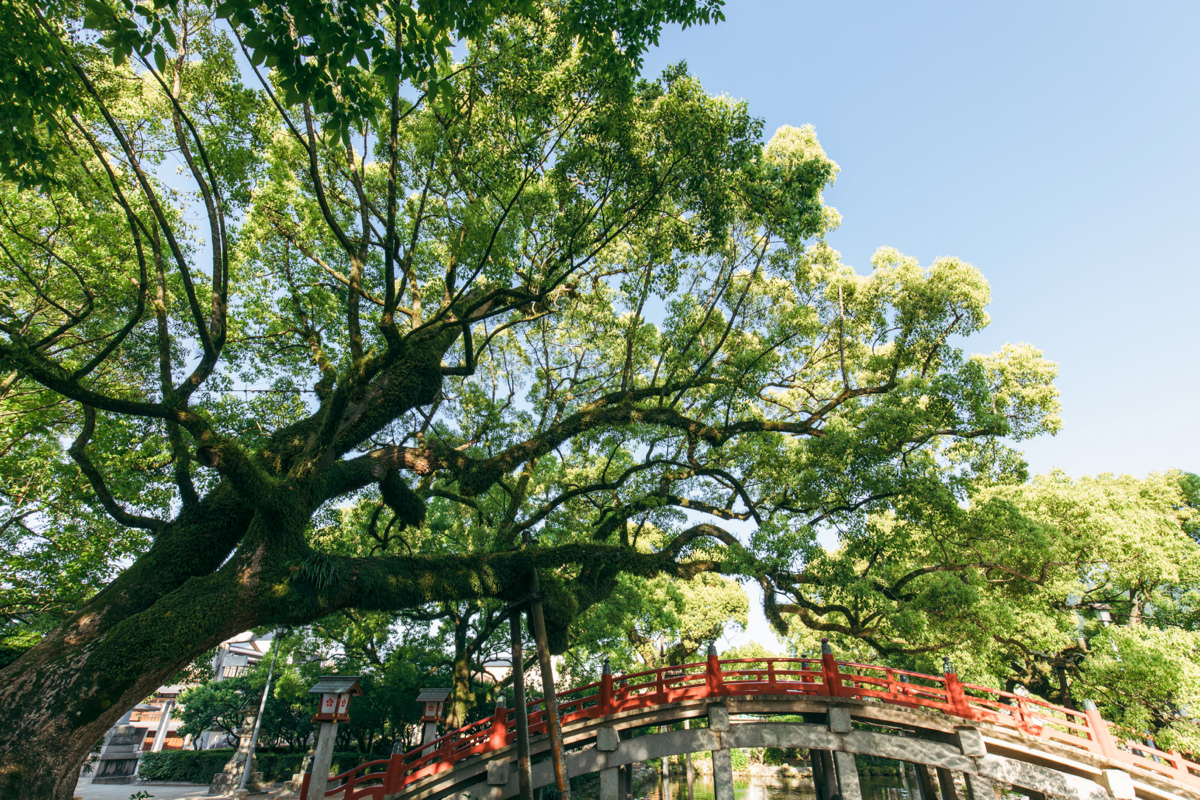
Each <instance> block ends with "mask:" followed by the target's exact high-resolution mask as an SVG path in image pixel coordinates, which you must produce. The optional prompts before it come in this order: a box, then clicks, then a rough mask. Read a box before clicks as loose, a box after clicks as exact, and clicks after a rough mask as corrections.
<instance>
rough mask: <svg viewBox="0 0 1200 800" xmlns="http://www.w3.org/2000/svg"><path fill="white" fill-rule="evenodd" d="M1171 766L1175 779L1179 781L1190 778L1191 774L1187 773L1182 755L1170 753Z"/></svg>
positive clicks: (1173, 751)
mask: <svg viewBox="0 0 1200 800" xmlns="http://www.w3.org/2000/svg"><path fill="white" fill-rule="evenodd" d="M1171 766H1173V767H1174V768H1175V777H1176V778H1178V779H1179V780H1181V781H1185V780H1188V779H1189V778H1191V777H1192V773H1190V772H1188V767H1187V762H1186V761H1184V759H1183V754H1182V753H1180V752H1179V751H1178V750H1172V751H1171Z"/></svg>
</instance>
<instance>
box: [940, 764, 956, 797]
mask: <svg viewBox="0 0 1200 800" xmlns="http://www.w3.org/2000/svg"><path fill="white" fill-rule="evenodd" d="M937 776H938V786H939V787H941V790H942V800H958V797H957V795H956V794H955V791H954V773H953V772H951V771H950V770H948V769H946V768H945V767H937Z"/></svg>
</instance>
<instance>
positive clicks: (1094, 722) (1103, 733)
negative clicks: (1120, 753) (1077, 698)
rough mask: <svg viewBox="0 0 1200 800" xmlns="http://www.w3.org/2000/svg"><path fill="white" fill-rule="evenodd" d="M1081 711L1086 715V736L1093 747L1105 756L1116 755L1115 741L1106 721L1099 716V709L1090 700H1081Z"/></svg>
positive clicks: (1114, 756) (1111, 756)
mask: <svg viewBox="0 0 1200 800" xmlns="http://www.w3.org/2000/svg"><path fill="white" fill-rule="evenodd" d="M1083 713H1084V715H1085V716H1086V717H1087V722H1088V737H1089V738H1090V739H1091V740H1092V742H1093V743H1094V746H1095V749H1096V750H1098V751H1099V753H1100V755H1102V756H1104V757H1105V758H1116V757H1117V743H1116V742H1114V741H1113V738H1112V734H1111V733H1110V732H1109V730H1108V723H1107V722H1105V721H1104V717H1102V716H1100V709H1098V708H1096V704H1095V703H1093V702H1092V701H1091V700H1084V701H1083Z"/></svg>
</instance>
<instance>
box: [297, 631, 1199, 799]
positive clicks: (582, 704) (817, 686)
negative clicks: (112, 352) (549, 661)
mask: <svg viewBox="0 0 1200 800" xmlns="http://www.w3.org/2000/svg"><path fill="white" fill-rule="evenodd" d="M558 702H559V708H560V714H561V717H562V727H563V739H564V742H565V746H566V750H567V755H566V762H567V768H568V771H569V774H570V775H571V776H576V775H583V774H588V773H594V772H598V773H600V795H601V800H617V798H618V796H619V795H622V796H623V794H624V793H623V792H621V791H620V790H619V788H618V787H619V786H621V785H622V783H623V780H622V775H621V770H623V769H624V770H626V775H627V774H628V773H627V771H628V769H629V767H630V765H632V764H634V763H637V762H642V761H647V760H650V759H655V758H662V757H664V756H672V755H681V754H683V753H693V752H702V751H710V752H711V753H712V754H713V767H714V773H715V776H714V777H715V784H716V789H717V800H732V799H733V777H732V769H731V764H730V756H729V751H730V750H731V749H735V748H747V747H801V748H807V749H808V750H809V753H810V757H811V760H812V768H813V780H814V783H815V784H816V787H817V794H818V800H861V792H860V789H859V782H858V773H857V768H856V766H855V761H854V756H855V755H856V754H861V755H874V756H882V757H885V758H892V759H896V760H898V761H902V762H910V763H913V764H915V765H917V769H916V774H917V778H918V780H917V784H918V785H917V787H916V792H915V794H916V798H915V800H960V795H961V791H962V790H961V788H956V781H955V775H956V774H958V775H961V776H962V780H961V781H959V782H958V786H961V787H965V789H966V791H967V793H968V794H969V795H970V798H971V800H1000V798H1001V797H1002V791H1004V790H1007V791H1015V792H1018V793H1021V794H1024V795H1026V796H1028V797H1030V798H1032V800H1046V799H1047V798H1061V799H1062V800H1135V798H1137V799H1138V800H1176V799H1177V798H1192V799H1196V800H1200V765H1198V764H1196V763H1195V762H1194V761H1190V760H1188V759H1187V758H1185V757H1184V756H1183V755H1181V754H1180V753H1176V752H1164V751H1161V750H1158V749H1156V748H1155V747H1153V746H1152V745H1151V744H1149V743H1147V742H1142V741H1131V740H1128V739H1126V738H1125V737H1123V736H1121V735H1120V733H1119V732H1118V731H1117V730H1116V729H1114V727H1113V726H1112V725H1110V724H1109V723H1108V722H1106V721H1104V720H1103V719H1102V718H1101V717H1100V714H1099V713H1098V712H1097V711H1096V709H1095V706H1094V705H1092V704H1087V708H1086V709H1085V710H1083V711H1077V710H1074V709H1070V708H1063V707H1062V706H1056V705H1053V704H1050V703H1046V702H1043V701H1041V700H1036V699H1033V698H1030V697H1023V696H1020V695H1016V694H1012V693H1009V692H1002V691H997V690H995V689H989V688H987V687H985V686H975V685H973V684H969V683H962V682H960V681H959V680H958V676H957V675H956V674H954V673H953V672H947V673H946V674H945V675H923V674H920V673H915V672H907V671H905V670H899V669H892V668H891V667H881V666H873V665H870V664H856V663H852V662H846V661H837V660H835V659H834V658H833V656H832V655H831V654H829V653H826V654H825V655H823V656H822V657H821V658H819V659H815V658H761V659H732V660H729V659H727V660H721V659H718V658H717V656H716V655H715V654H710V655H709V657H708V660H707V661H706V662H699V663H695V664H686V665H683V666H678V667H666V668H661V669H654V670H648V671H645V672H638V673H633V674H630V675H623V676H617V677H615V678H614V677H613V676H611V675H605V676H603V678H602V680H601V681H600V682H599V683H591V684H588V685H586V686H580V687H578V688H576V689H571V690H569V691H565V692H562V693H560V694H559V695H558ZM539 706H540V701H539V702H538V703H532V704H530V714H529V730H530V734H531V736H537V734H545V733H546V732H547V731H546V719H545V712H544V709H541V708H539ZM780 715H788V716H787V718H786V720H781V719H779V716H780ZM800 720H802V721H800ZM680 721H686V722H688V723H689V725H688V726H687V728H686V729H683V730H666V731H665V732H657V733H655V732H653V731H656V730H657V731H663V727H664V726H672V725H673V723H676V722H680ZM676 727H677V726H676ZM532 752H533V757H534V761H535V763H534V767H533V783H534V786H535V788H536V787H538V786H545V785H549V784H552V783H553V775H552V772H551V764H550V762H549V761H547V760H546V758H545V756H546V754H547V753H548V752H549V742H548V737H546V736H541V737H538V738H534V739H533V740H532ZM539 757H541V759H542V760H541V761H540V762H539V761H538V759H539ZM515 762H516V727H515V721H514V715H513V714H512V713H511V712H510V710H508V709H506V708H504V707H503V706H499V707H497V709H496V713H495V714H494V715H493V716H491V717H488V718H486V719H483V720H480V721H478V722H474V723H471V724H470V725H466V726H464V727H462V728H459V729H458V730H456V731H452V732H450V733H448V734H446V735H445V736H442V737H441V738H439V739H435V740H434V741H432V742H429V743H426V744H424V745H422V746H421V747H418V748H416V749H414V750H410V751H409V752H407V753H397V754H394V755H392V757H391V758H388V759H381V760H378V761H370V762H368V763H366V764H362V765H360V766H358V767H356V768H355V769H353V770H350V771H349V772H346V773H343V774H341V775H337V776H335V777H332V778H330V781H329V784H328V785H329V786H332V787H334V788H331V789H329V790H328V791H326V792H325V795H326V796H327V797H333V798H338V799H339V800H341V799H342V798H344V800H356V798H372V800H439V798H446V797H454V798H465V797H469V798H472V799H473V800H476V799H480V798H487V800H505V798H509V797H515V796H516V795H517V776H516V769H515V766H514V765H515ZM308 787H309V776H308V775H306V776H305V778H304V783H303V788H302V791H301V797H302V798H307V797H308ZM956 792H958V794H956Z"/></svg>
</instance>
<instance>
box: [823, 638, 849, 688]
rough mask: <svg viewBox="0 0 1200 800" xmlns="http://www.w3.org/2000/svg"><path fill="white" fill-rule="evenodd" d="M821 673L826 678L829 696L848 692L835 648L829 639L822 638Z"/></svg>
mask: <svg viewBox="0 0 1200 800" xmlns="http://www.w3.org/2000/svg"><path fill="white" fill-rule="evenodd" d="M821 675H822V677H823V678H824V680H825V694H826V695H828V696H829V697H844V696H847V695H848V693H847V692H846V691H845V688H844V687H843V686H842V673H841V670H839V669H838V663H837V660H836V659H835V658H834V657H833V648H832V647H830V646H829V640H828V639H822V640H821Z"/></svg>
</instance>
